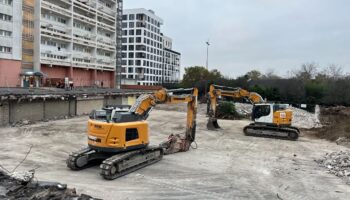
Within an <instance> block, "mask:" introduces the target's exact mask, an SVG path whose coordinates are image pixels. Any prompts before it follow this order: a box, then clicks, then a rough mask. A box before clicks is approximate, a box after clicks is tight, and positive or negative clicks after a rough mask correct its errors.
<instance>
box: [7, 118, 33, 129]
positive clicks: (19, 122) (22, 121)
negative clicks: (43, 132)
mask: <svg viewBox="0 0 350 200" xmlns="http://www.w3.org/2000/svg"><path fill="white" fill-rule="evenodd" d="M31 124H34V122H32V121H30V120H26V119H23V120H21V121H18V122H16V123H12V127H21V126H27V125H31Z"/></svg>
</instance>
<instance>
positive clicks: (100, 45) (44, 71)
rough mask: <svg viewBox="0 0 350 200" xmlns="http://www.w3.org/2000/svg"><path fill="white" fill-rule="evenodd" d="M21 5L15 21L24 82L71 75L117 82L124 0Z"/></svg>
mask: <svg viewBox="0 0 350 200" xmlns="http://www.w3.org/2000/svg"><path fill="white" fill-rule="evenodd" d="M2 1H4V2H7V1H10V2H12V1H11V0H0V3H1V2H2ZM14 2H16V1H15V0H14V1H13V3H12V4H14ZM18 2H22V1H18ZM19 8H20V9H21V10H22V6H19ZM21 10H19V12H18V13H23V16H20V15H17V16H18V18H19V19H18V22H19V24H18V26H13V27H15V29H16V30H17V31H18V33H19V39H18V40H17V43H16V47H20V48H19V52H18V53H19V55H20V56H21V57H22V62H21V65H20V66H21V70H20V73H19V74H17V77H19V79H20V81H19V82H20V83H19V84H20V85H21V86H29V85H34V86H39V85H40V86H55V85H56V84H57V83H62V82H64V81H65V80H67V79H69V81H73V83H74V85H75V86H94V85H99V86H104V87H114V86H115V83H116V69H117V66H118V63H119V68H120V67H121V66H120V65H121V51H117V48H116V47H117V45H118V44H119V45H120V43H121V42H118V40H117V39H118V38H119V39H120V40H121V36H120V34H121V27H120V26H121V23H118V20H120V22H121V17H122V0H24V1H23V10H22V12H21ZM5 14H6V13H5ZM0 16H1V15H0ZM22 19H23V23H22ZM0 20H1V19H0ZM1 24H2V23H1ZM0 27H1V25H0ZM18 27H19V28H18ZM118 27H119V29H120V30H117V28H118ZM0 29H1V28H0ZM22 30H23V32H21V31H22ZM118 34H119V35H118ZM21 36H22V38H23V40H21ZM13 38H14V39H15V37H13ZM0 39H1V38H0ZM19 43H21V45H18V44H19ZM1 44H2V43H1ZM22 47H23V48H22ZM119 48H121V45H120V46H119ZM12 52H14V50H12ZM0 56H1V55H0ZM21 57H19V60H21ZM118 60H119V62H117V61H118ZM0 86H1V85H0Z"/></svg>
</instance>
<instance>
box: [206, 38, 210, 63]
mask: <svg viewBox="0 0 350 200" xmlns="http://www.w3.org/2000/svg"><path fill="white" fill-rule="evenodd" d="M206 44H207V63H206V67H207V70H209V45H210V43H209V40H208V41H207V42H206Z"/></svg>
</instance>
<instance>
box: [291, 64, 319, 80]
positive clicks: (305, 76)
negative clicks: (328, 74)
mask: <svg viewBox="0 0 350 200" xmlns="http://www.w3.org/2000/svg"><path fill="white" fill-rule="evenodd" d="M317 71H318V65H317V64H316V63H314V62H311V63H304V64H302V65H301V68H300V70H297V71H294V75H295V77H297V78H299V79H302V80H310V79H313V78H315V77H316V75H317Z"/></svg>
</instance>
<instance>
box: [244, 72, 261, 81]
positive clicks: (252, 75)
mask: <svg viewBox="0 0 350 200" xmlns="http://www.w3.org/2000/svg"><path fill="white" fill-rule="evenodd" d="M246 76H247V77H248V78H249V79H251V80H258V79H260V78H262V73H261V72H260V71H258V70H252V71H250V72H248V73H246Z"/></svg>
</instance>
